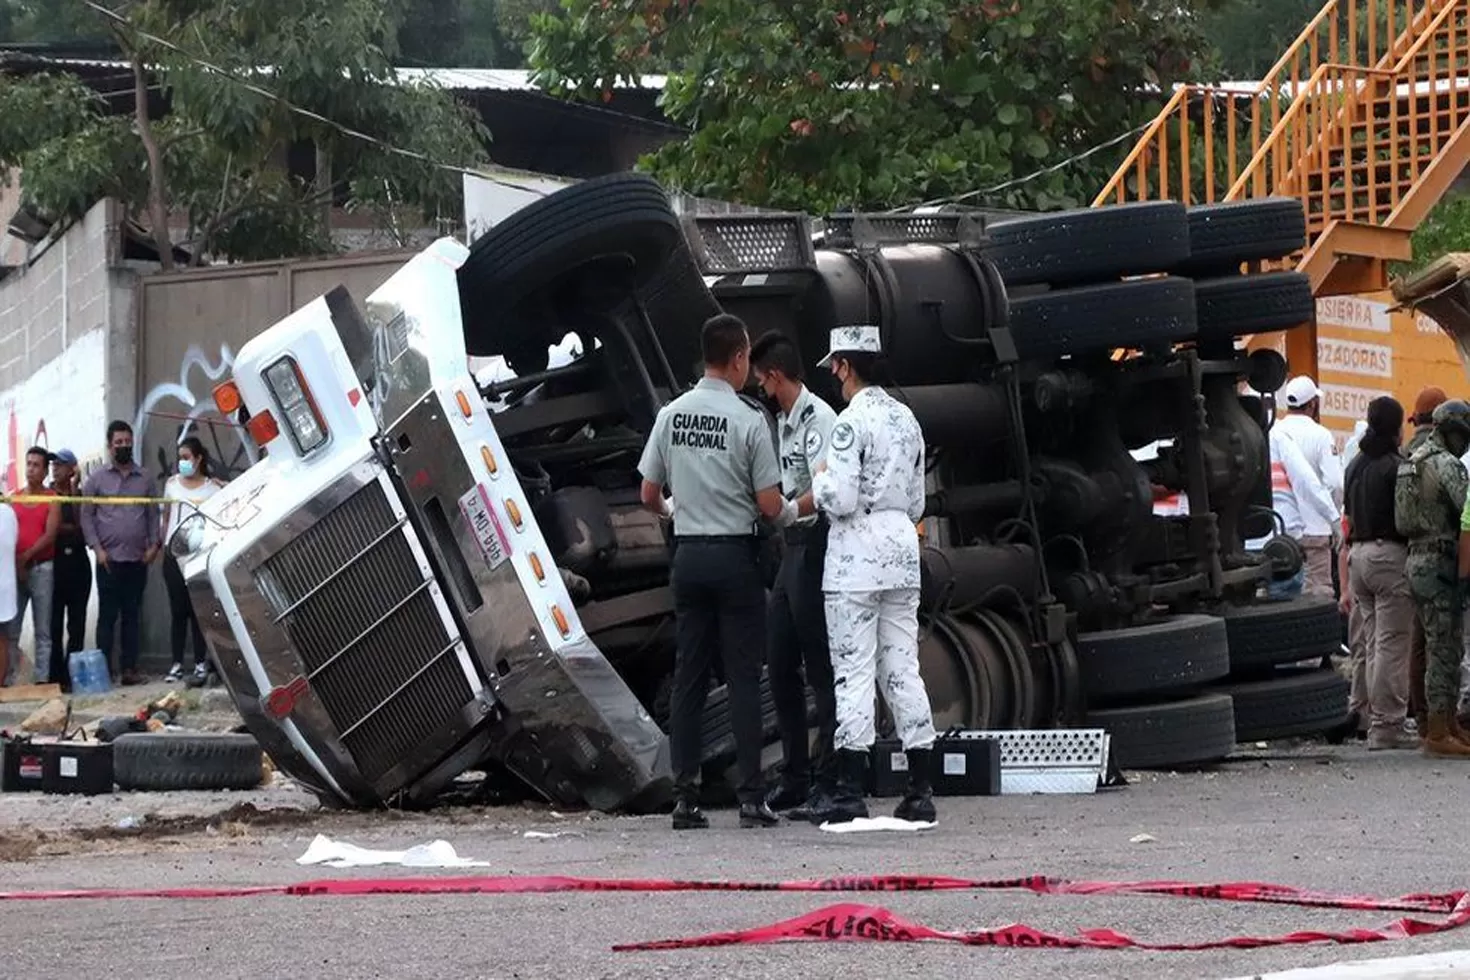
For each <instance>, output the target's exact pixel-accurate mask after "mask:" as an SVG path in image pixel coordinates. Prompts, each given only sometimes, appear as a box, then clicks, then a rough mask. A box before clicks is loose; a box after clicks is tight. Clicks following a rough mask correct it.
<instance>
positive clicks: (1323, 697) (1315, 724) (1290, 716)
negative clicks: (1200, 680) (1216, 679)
mask: <svg viewBox="0 0 1470 980" xmlns="http://www.w3.org/2000/svg"><path fill="white" fill-rule="evenodd" d="M1350 687H1351V685H1350V684H1349V683H1348V682H1347V680H1346V679H1345V678H1343V677H1342V676H1341V675H1340V674H1338V673H1337V671H1335V670H1330V669H1322V668H1316V669H1310V670H1282V671H1278V672H1277V674H1276V676H1275V677H1273V678H1271V679H1270V680H1264V681H1246V682H1243V683H1237V684H1221V685H1219V686H1217V687H1215V688H1214V689H1213V690H1215V691H1218V692H1219V693H1221V694H1228V695H1230V698H1231V700H1232V701H1233V702H1234V704H1235V740H1236V741H1237V742H1264V741H1269V740H1271V739H1273V738H1294V737H1297V736H1301V735H1316V734H1319V733H1322V732H1326V731H1328V730H1330V729H1333V728H1336V727H1337V726H1339V725H1341V724H1342V723H1343V721H1344V720H1346V718H1347V714H1348V690H1349V688H1350Z"/></svg>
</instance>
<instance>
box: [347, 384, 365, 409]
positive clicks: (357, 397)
mask: <svg viewBox="0 0 1470 980" xmlns="http://www.w3.org/2000/svg"><path fill="white" fill-rule="evenodd" d="M360 401H362V392H361V391H359V390H358V389H356V388H353V389H352V390H351V391H349V392H348V393H347V404H349V405H351V406H352V407H353V408H356V407H357V403H358V402H360Z"/></svg>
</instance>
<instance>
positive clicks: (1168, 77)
mask: <svg viewBox="0 0 1470 980" xmlns="http://www.w3.org/2000/svg"><path fill="white" fill-rule="evenodd" d="M1211 3H1212V0H1180V2H1176V0H1025V2H1021V0H978V2H966V3H954V2H947V0H883V2H871V0H697V2H690V0H563V4H562V6H563V8H564V9H563V10H562V11H561V12H560V13H559V14H554V15H552V14H543V15H540V16H538V17H536V18H535V19H534V21H533V25H534V27H533V34H534V48H533V51H532V56H531V62H532V67H533V69H534V70H535V71H536V76H537V79H538V81H539V83H540V84H541V85H543V86H544V87H546V88H547V89H550V90H553V91H556V92H569V93H576V94H577V95H580V96H583V97H591V98H596V97H597V96H598V93H599V92H603V93H605V92H606V91H607V90H608V89H609V88H610V87H611V86H612V85H613V84H614V82H616V81H621V80H632V79H637V78H639V77H640V76H642V75H646V74H650V73H665V74H667V76H668V80H667V83H666V87H665V90H664V93H663V107H664V110H665V112H667V113H668V114H669V116H671V117H672V118H673V119H674V120H676V121H678V122H682V123H684V124H686V125H689V126H690V127H691V129H693V130H694V135H693V136H692V137H691V138H690V139H689V140H687V141H684V142H680V143H674V144H669V145H668V146H666V147H664V148H663V149H661V150H660V151H658V152H657V153H655V154H653V155H652V156H651V157H650V158H649V159H648V160H646V161H645V166H647V167H648V168H649V169H651V170H652V171H653V172H654V174H655V175H656V176H658V177H659V178H661V179H663V180H664V181H666V182H668V183H669V184H671V185H674V186H677V187H680V188H682V189H684V190H686V191H689V192H692V193H697V194H705V195H711V196H720V197H732V198H735V199H737V200H741V201H744V202H747V203H751V204H761V205H769V206H775V207H789V208H801V209H806V210H811V211H817V212H821V211H828V210H832V209H836V208H841V207H847V206H856V207H865V208H875V207H877V208H881V207H888V206H893V205H900V204H907V203H911V202H913V201H915V200H918V199H927V198H938V197H944V196H947V195H952V194H957V193H961V192H966V191H971V190H974V189H976V188H984V187H986V186H988V185H993V184H998V183H1001V182H1004V181H1006V180H1008V179H1010V178H1013V177H1015V176H1019V175H1023V174H1027V173H1029V172H1030V171H1033V170H1035V169H1038V168H1040V167H1043V166H1045V165H1047V164H1049V163H1052V162H1055V161H1058V160H1061V159H1064V158H1066V157H1067V156H1069V155H1071V154H1074V153H1076V152H1078V151H1080V150H1083V149H1086V148H1088V147H1090V146H1092V145H1095V144H1096V143H1098V142H1101V141H1102V140H1105V139H1108V138H1110V137H1114V136H1117V135H1118V134H1119V133H1122V132H1126V131H1127V130H1128V129H1130V128H1132V127H1134V126H1136V125H1138V124H1139V123H1140V122H1143V121H1146V120H1147V119H1148V118H1150V116H1152V115H1153V114H1154V113H1155V112H1156V111H1157V109H1158V108H1159V104H1160V100H1159V97H1158V96H1159V93H1160V92H1167V91H1168V86H1169V85H1171V83H1173V82H1175V81H1179V80H1183V79H1188V78H1192V77H1195V76H1196V75H1198V74H1200V73H1201V71H1202V65H1201V63H1200V61H1201V58H1202V57H1204V56H1205V53H1206V52H1207V50H1208V45H1207V43H1206V41H1205V39H1204V38H1203V37H1202V35H1201V34H1200V31H1199V29H1198V26H1197V17H1196V13H1197V11H1198V10H1200V9H1203V8H1205V7H1207V6H1209V5H1211ZM1119 156H1120V154H1117V153H1112V154H1107V153H1104V154H1098V155H1097V156H1095V157H1093V158H1091V159H1090V160H1088V161H1086V162H1084V163H1081V164H1079V165H1076V166H1072V167H1067V168H1063V169H1062V170H1060V171H1058V172H1056V173H1052V174H1049V175H1047V176H1045V177H1043V178H1041V179H1038V180H1035V181H1031V182H1028V183H1026V184H1025V185H1024V186H1021V187H1017V188H1014V189H1012V190H1010V191H1008V192H1006V193H1005V194H1003V195H1001V196H1000V197H999V198H998V199H993V203H997V204H1003V205H1009V206H1021V207H1041V208H1047V207H1058V206H1067V205H1073V204H1079V203H1084V202H1086V201H1087V200H1089V199H1090V198H1091V197H1092V195H1094V194H1096V193H1097V191H1098V189H1099V188H1101V187H1102V185H1103V183H1104V182H1105V180H1106V178H1107V176H1108V174H1109V173H1110V171H1111V170H1112V168H1113V167H1114V166H1116V165H1117V162H1118V158H1119Z"/></svg>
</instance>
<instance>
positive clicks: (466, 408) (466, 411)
mask: <svg viewBox="0 0 1470 980" xmlns="http://www.w3.org/2000/svg"><path fill="white" fill-rule="evenodd" d="M454 400H455V401H457V402H459V413H460V414H461V415H463V416H464V417H465V418H469V417H470V415H471V414H473V410H472V409H471V408H470V400H469V398H468V397H466V395H465V393H464V392H462V391H456V392H455V393H454Z"/></svg>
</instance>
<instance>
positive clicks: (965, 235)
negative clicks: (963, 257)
mask: <svg viewBox="0 0 1470 980" xmlns="http://www.w3.org/2000/svg"><path fill="white" fill-rule="evenodd" d="M825 226H826V230H827V245H828V247H830V248H861V247H863V246H865V245H909V244H919V243H926V244H932V245H971V246H979V245H983V244H985V241H986V234H985V221H984V219H983V218H981V217H980V216H979V215H974V214H966V213H962V212H952V211H951V212H944V213H940V214H881V213H880V214H834V215H831V216H829V217H828V218H827V219H826V222H825Z"/></svg>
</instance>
